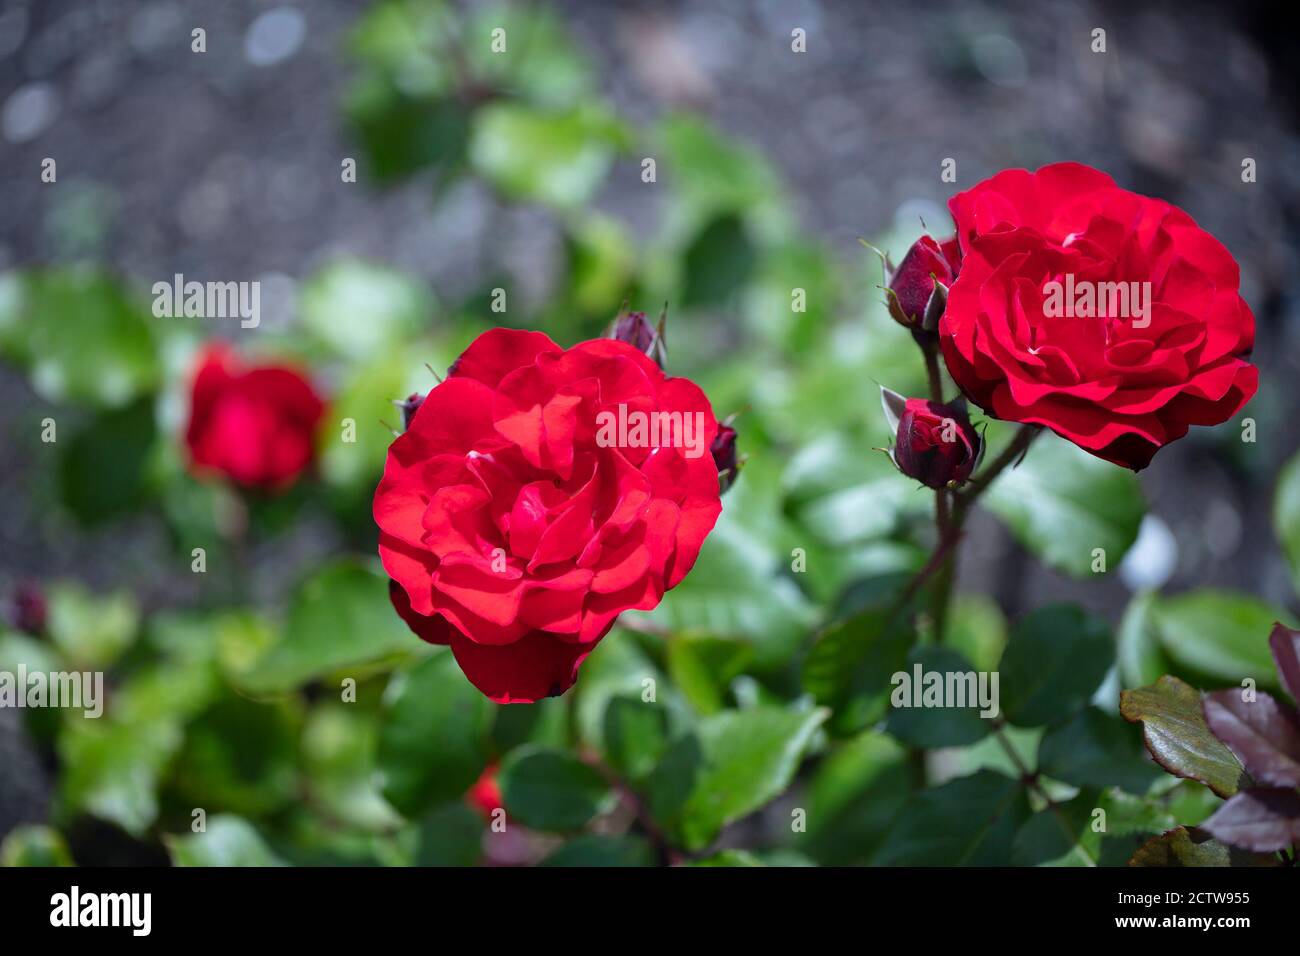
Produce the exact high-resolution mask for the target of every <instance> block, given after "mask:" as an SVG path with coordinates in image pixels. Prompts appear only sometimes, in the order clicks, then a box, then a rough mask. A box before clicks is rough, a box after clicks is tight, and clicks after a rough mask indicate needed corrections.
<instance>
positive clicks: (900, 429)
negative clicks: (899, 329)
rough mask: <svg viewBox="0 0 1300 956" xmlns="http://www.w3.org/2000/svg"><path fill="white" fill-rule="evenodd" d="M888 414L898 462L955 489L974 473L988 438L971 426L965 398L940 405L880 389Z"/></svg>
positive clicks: (926, 481)
mask: <svg viewBox="0 0 1300 956" xmlns="http://www.w3.org/2000/svg"><path fill="white" fill-rule="evenodd" d="M880 398H881V404H882V405H883V406H884V409H885V418H886V420H888V421H889V424H890V428H891V429H892V431H893V432H894V435H895V439H894V447H893V449H892V450H891V451H890V453H889V457H890V458H891V459H893V462H894V465H895V466H896V467H897V468H898V470H899V471H901V472H902V473H903V474H905V475H907V476H908V477H909V478H915V479H916V480H917V481H919V482H921V484H923V485H925V486H927V487H929V488H955V487H957V486H958V485H960V484H961V483H962V482H964V481H965V480H966V479H967V478H969V477H970V476H971V472H973V471H974V470H975V467H976V466H977V465H978V464H979V461H980V457H981V456H982V455H983V454H984V439H983V438H982V437H981V436H980V434H979V432H977V431H976V430H975V426H974V425H972V424H971V421H970V416H969V414H968V413H967V411H966V400H965V399H964V398H959V399H957V401H955V402H949V403H948V404H946V405H941V404H939V403H938V402H932V401H930V400H929V399H924V398H904V397H903V396H902V395H899V394H898V393H897V392H891V391H890V390H889V389H887V388H882V389H881V390H880Z"/></svg>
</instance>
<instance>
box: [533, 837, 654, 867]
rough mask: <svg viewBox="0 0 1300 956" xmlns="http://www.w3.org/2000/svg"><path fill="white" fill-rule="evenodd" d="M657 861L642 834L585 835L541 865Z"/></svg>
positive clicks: (631, 863) (612, 864)
mask: <svg viewBox="0 0 1300 956" xmlns="http://www.w3.org/2000/svg"><path fill="white" fill-rule="evenodd" d="M654 862H655V855H654V850H653V849H651V847H650V845H649V844H648V843H646V842H645V840H642V839H641V838H640V837H634V836H601V835H597V834H585V835H583V836H580V837H575V838H574V839H572V840H570V841H569V842H568V843H566V844H565V845H564V846H562V847H560V848H559V849H558V850H556V851H555V852H554V853H552V854H551V855H550V856H548V857H547V858H546V859H544V860H542V863H541V865H542V866H599V867H608V866H654Z"/></svg>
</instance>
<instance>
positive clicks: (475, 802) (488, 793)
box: [465, 763, 501, 823]
mask: <svg viewBox="0 0 1300 956" xmlns="http://www.w3.org/2000/svg"><path fill="white" fill-rule="evenodd" d="M465 799H466V800H468V801H469V805H470V806H471V807H473V808H474V809H475V810H477V811H478V812H479V813H480V814H482V815H483V819H484V820H486V821H488V822H489V823H491V822H492V812H493V811H494V810H496V809H497V808H498V807H500V806H501V785H500V784H499V783H497V765H496V764H494V763H490V764H488V765H487V766H486V767H484V768H483V772H482V773H481V774H479V778H478V779H477V780H475V781H474V785H473V786H472V787H470V788H469V790H467V791H466V793H465Z"/></svg>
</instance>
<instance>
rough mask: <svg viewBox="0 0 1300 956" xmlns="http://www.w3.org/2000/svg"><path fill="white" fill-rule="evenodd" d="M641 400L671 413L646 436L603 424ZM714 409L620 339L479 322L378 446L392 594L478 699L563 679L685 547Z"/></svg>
mask: <svg viewBox="0 0 1300 956" xmlns="http://www.w3.org/2000/svg"><path fill="white" fill-rule="evenodd" d="M656 413H674V414H676V421H677V422H679V423H680V426H679V427H678V430H677V431H676V432H675V433H674V432H673V431H672V429H671V428H665V429H664V430H663V431H662V432H661V434H660V441H659V443H658V445H657V446H656V447H650V446H649V445H647V444H646V443H645V442H643V441H638V439H639V438H644V437H645V436H644V435H643V434H640V433H638V432H637V431H636V429H635V428H634V427H631V426H629V427H628V428H626V430H624V429H623V428H622V427H621V425H620V423H622V424H628V423H629V422H630V423H633V424H634V423H635V422H636V421H646V420H649V419H650V417H651V416H653V415H655V414H656ZM641 416H645V418H642V417H641ZM671 418H672V415H661V416H659V417H658V418H655V419H654V420H656V421H659V420H661V419H662V420H669V419H671ZM687 422H690V423H691V424H690V427H689V428H688V427H687V425H686V423H687ZM611 425H612V427H611ZM717 427H718V426H717V422H716V420H715V419H714V417H713V410H712V409H711V407H710V406H709V401H708V399H707V398H706V397H705V396H704V393H703V392H701V391H700V389H699V388H698V387H697V386H696V385H695V384H693V383H692V382H689V381H687V380H686V379H683V378H668V377H665V375H664V373H663V371H662V370H661V369H660V368H659V366H658V365H656V364H655V363H654V362H653V361H652V360H651V359H650V358H648V357H647V356H646V355H645V354H644V353H642V352H640V351H638V350H637V349H635V348H633V347H632V346H629V345H627V344H626V343H623V342H618V341H615V340H613V339H596V340H593V341H590V342H582V343H580V344H579V345H576V346H574V347H573V348H571V349H567V350H566V349H561V348H560V347H559V346H558V345H556V344H555V343H554V342H552V341H551V340H550V339H549V338H547V337H546V336H545V335H543V334H542V333H540V332H524V331H519V330H514V329H492V330H491V331H488V332H485V333H483V334H482V335H480V336H479V337H478V338H477V339H476V340H475V341H474V342H473V344H471V345H470V347H469V348H468V349H467V350H466V351H465V354H463V355H462V356H461V357H460V358H459V359H457V360H456V362H455V364H454V365H453V366H452V369H451V373H450V375H449V376H448V378H447V380H446V381H445V382H443V383H442V384H441V385H439V386H438V387H437V388H435V389H433V391H431V392H430V393H429V394H428V395H427V396H426V397H425V399H424V403H423V404H422V405H421V406H420V411H419V414H417V415H416V416H415V417H414V419H412V421H411V424H410V429H409V430H408V431H407V432H406V433H404V434H403V435H401V436H400V437H398V438H397V439H396V440H395V441H394V442H393V444H392V446H391V447H390V448H389V450H388V462H387V464H386V466H385V468H384V477H383V480H382V481H381V482H380V484H379V488H378V490H377V491H376V492H375V502H374V516H375V522H376V523H377V524H378V525H379V531H380V535H379V555H380V558H381V559H382V561H383V564H384V568H385V569H386V570H387V571H388V574H389V576H390V577H391V578H392V579H393V581H394V582H395V584H394V586H393V587H392V588H391V591H390V593H391V595H392V598H393V604H394V606H395V607H396V608H397V611H398V613H399V614H401V615H402V618H403V619H404V620H405V621H406V622H407V624H409V625H410V626H411V629H412V630H414V631H415V632H416V633H417V634H418V635H420V637H422V638H424V639H425V640H427V641H430V642H432V643H436V644H450V645H451V650H452V653H453V654H455V656H456V661H457V663H459V664H460V667H461V669H462V670H463V671H464V672H465V676H466V677H468V678H469V680H470V681H471V682H472V683H473V684H474V686H475V687H477V688H478V689H479V690H481V691H482V692H483V693H484V694H486V695H487V696H488V697H490V698H492V699H493V700H495V701H498V702H500V703H510V702H518V701H535V700H537V699H539V698H542V697H546V696H553V695H556V694H560V693H563V692H564V691H565V690H566V689H567V688H568V687H570V686H571V685H572V684H573V681H574V678H575V676H576V674H577V669H578V665H579V664H581V663H582V660H583V659H584V658H585V657H586V656H587V654H588V653H590V652H591V650H592V648H594V647H595V646H596V643H597V642H598V641H599V640H600V639H601V638H602V637H604V636H605V634H606V632H607V631H609V629H610V627H611V626H613V623H614V620H615V618H617V617H618V615H619V614H620V613H622V612H623V611H627V610H632V609H637V610H649V609H650V608H653V607H654V606H655V605H657V604H658V603H659V601H660V600H661V599H662V598H663V595H664V592H665V591H667V590H668V589H669V588H672V587H673V586H675V585H676V584H677V583H678V582H679V581H681V580H682V578H683V577H685V576H686V572H687V571H689V570H690V569H691V565H693V564H694V563H695V558H696V556H697V555H698V554H699V551H700V547H701V545H703V543H704V538H705V536H707V535H708V533H709V531H710V530H711V529H712V528H713V524H714V522H715V521H716V520H717V517H718V513H719V512H720V511H721V504H720V502H719V499H718V470H717V467H716V466H715V465H714V463H713V457H712V456H711V455H710V454H709V446H710V444H711V443H712V441H713V438H714V435H715V434H716V432H717ZM665 432H666V433H667V437H668V438H670V439H671V438H672V436H673V435H674V434H675V435H676V437H677V438H679V439H682V441H680V442H676V443H674V442H672V441H664V440H663V438H664V437H665V434H664V433H665ZM686 439H689V442H687V441H686ZM683 444H688V445H689V447H679V446H680V445H683Z"/></svg>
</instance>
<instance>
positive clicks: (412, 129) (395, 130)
mask: <svg viewBox="0 0 1300 956" xmlns="http://www.w3.org/2000/svg"><path fill="white" fill-rule="evenodd" d="M343 111H344V114H345V115H346V118H347V122H348V126H349V128H350V130H351V132H352V135H353V137H354V138H355V139H356V140H357V141H358V142H359V143H360V144H361V147H362V149H363V151H364V155H363V159H362V160H361V161H360V162H358V164H357V167H358V168H357V178H358V179H360V180H363V181H372V182H374V183H375V184H377V185H389V184H392V183H395V182H398V181H400V180H402V179H405V178H407V177H408V176H411V175H413V174H415V173H417V172H419V171H420V170H423V169H426V168H430V167H440V168H441V171H442V172H444V173H449V172H451V171H453V170H455V169H456V168H458V167H460V166H462V165H463V163H464V157H465V148H466V144H467V143H468V141H469V125H470V117H471V115H472V114H471V111H470V110H469V109H468V108H467V107H466V105H465V104H464V103H462V102H460V101H459V100H457V99H456V98H455V97H452V96H430V95H413V94H412V93H409V92H407V91H406V90H404V89H402V88H401V87H400V86H399V85H398V83H397V82H395V81H394V80H393V79H392V78H390V77H387V76H382V75H375V74H371V75H364V76H362V77H361V78H359V79H358V80H357V81H356V82H355V83H354V84H353V85H352V86H350V87H349V88H348V90H347V93H346V95H345V96H344V99H343Z"/></svg>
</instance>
